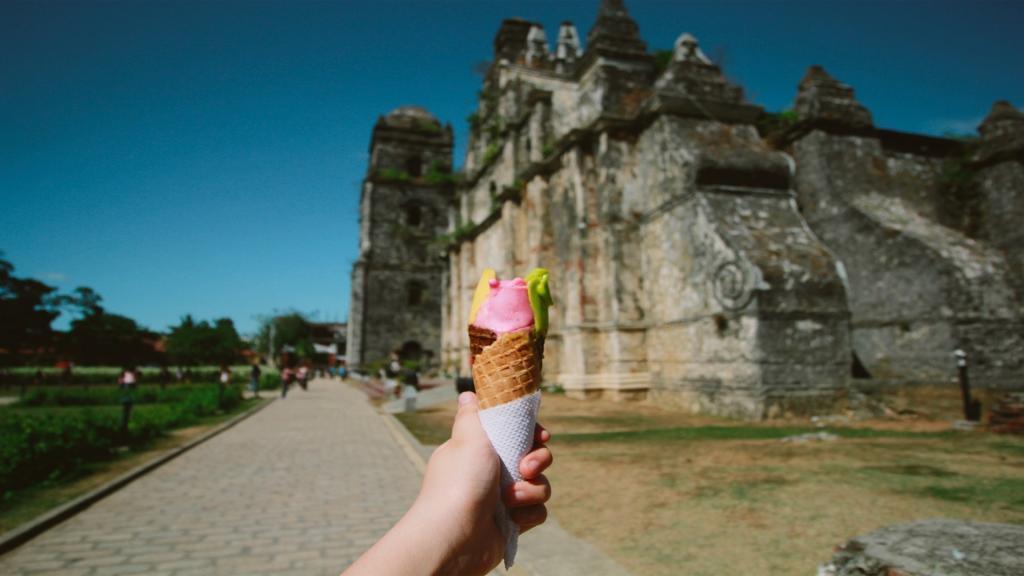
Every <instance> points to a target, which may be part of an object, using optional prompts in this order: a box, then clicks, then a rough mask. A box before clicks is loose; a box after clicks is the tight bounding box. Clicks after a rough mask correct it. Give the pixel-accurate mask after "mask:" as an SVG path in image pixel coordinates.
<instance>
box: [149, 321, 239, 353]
mask: <svg viewBox="0 0 1024 576" xmlns="http://www.w3.org/2000/svg"><path fill="white" fill-rule="evenodd" d="M242 348H243V344H242V339H241V338H240V337H239V336H238V331H236V330H235V323H234V322H232V321H231V319H230V318H218V319H216V320H214V321H213V324H210V323H209V322H207V321H205V320H203V321H200V322H196V321H195V320H194V319H193V318H192V316H191V315H185V316H183V317H182V319H181V323H180V324H178V325H177V326H172V327H171V333H170V334H169V335H168V336H167V355H168V356H169V357H170V359H171V361H172V362H174V363H175V364H180V365H185V366H194V365H198V364H232V363H234V362H236V361H237V360H238V359H239V358H240V352H241V350H242Z"/></svg>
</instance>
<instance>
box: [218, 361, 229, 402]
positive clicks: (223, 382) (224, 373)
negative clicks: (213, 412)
mask: <svg viewBox="0 0 1024 576" xmlns="http://www.w3.org/2000/svg"><path fill="white" fill-rule="evenodd" d="M228 384H231V370H230V369H229V368H228V367H227V366H225V365H224V364H221V365H220V377H219V378H218V379H217V406H220V407H221V408H223V407H224V390H226V389H227V387H228Z"/></svg>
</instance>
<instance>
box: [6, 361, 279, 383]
mask: <svg viewBox="0 0 1024 576" xmlns="http://www.w3.org/2000/svg"><path fill="white" fill-rule="evenodd" d="M250 368H251V367H250V366H245V365H240V366H231V376H232V380H233V381H234V382H235V383H240V382H248V381H249V370H250ZM168 369H169V370H170V372H171V379H170V382H168V384H170V385H176V384H178V382H177V380H176V379H175V368H174V367H169V368H168ZM261 369H262V370H263V372H264V374H268V373H273V372H271V369H269V368H267V367H261ZM37 370H40V371H42V373H43V384H44V385H55V384H62V383H63V380H62V378H63V372H62V370H60V369H59V368H51V367H46V368H39V367H32V366H20V367H15V368H8V369H7V372H6V374H3V373H2V372H0V379H2V380H3V381H2V382H0V384H2V385H6V386H21V385H22V384H25V385H28V386H31V385H32V384H33V383H34V381H35V378H36V371H37ZM191 371H192V382H194V383H196V382H216V381H217V380H218V379H219V377H220V368H219V367H217V366H197V367H194V368H192V369H191ZM139 372H140V374H141V378H140V383H141V384H159V383H160V368H158V367H153V366H140V367H139ZM120 374H121V369H120V368H118V367H116V366H82V367H78V368H75V369H74V370H72V372H71V383H72V384H73V385H79V384H82V385H90V386H92V385H104V384H115V383H117V377H118V376H119V375H120Z"/></svg>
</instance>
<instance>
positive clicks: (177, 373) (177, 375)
mask: <svg viewBox="0 0 1024 576" xmlns="http://www.w3.org/2000/svg"><path fill="white" fill-rule="evenodd" d="M174 379H175V380H176V381H177V382H178V384H181V382H182V381H183V380H185V371H184V370H182V369H181V366H178V367H177V368H175V369H174Z"/></svg>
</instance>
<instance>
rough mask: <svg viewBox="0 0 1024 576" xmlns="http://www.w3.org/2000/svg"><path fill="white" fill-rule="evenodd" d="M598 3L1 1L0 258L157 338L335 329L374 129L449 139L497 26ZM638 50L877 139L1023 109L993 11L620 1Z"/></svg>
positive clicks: (1020, 79)
mask: <svg viewBox="0 0 1024 576" xmlns="http://www.w3.org/2000/svg"><path fill="white" fill-rule="evenodd" d="M598 4H599V0H574V1H564V2H559V1H547V2H540V1H536V2H504V1H498V0H494V1H491V0H477V1H467V0H458V1H455V0H451V1H450V0H434V1H429V2H428V1H425V0H424V1H419V2H409V1H399V0H377V1H374V2H360V3H356V2H227V1H221V2H184V1H176V2H153V1H135V2H83V1H75V2H69V3H61V2H29V3H18V2H11V1H6V2H3V3H0V201H2V203H0V250H2V251H4V252H5V254H6V258H7V259H8V260H11V261H12V262H13V263H14V264H15V266H16V270H17V272H18V273H20V274H22V275H31V276H35V277H39V278H43V279H45V280H47V281H48V282H50V283H51V284H54V285H56V286H58V287H60V288H62V289H65V290H70V289H72V288H74V287H75V286H78V285H86V286H91V287H92V288H94V289H95V290H97V291H98V292H99V293H100V294H101V295H103V297H104V299H105V303H106V306H107V308H108V309H110V310H112V311H114V312H118V313H122V314H126V315H129V316H131V317H133V318H135V319H137V320H138V321H140V322H141V323H142V324H144V325H146V326H148V327H150V328H153V329H164V328H166V327H167V326H168V325H170V324H173V323H176V322H177V320H178V318H179V317H180V316H181V315H183V314H186V313H191V314H193V315H195V316H198V317H201V318H211V317H218V316H230V317H231V318H233V319H234V320H235V322H236V323H237V324H238V326H239V327H240V328H241V329H242V330H243V331H252V330H254V328H255V326H256V320H255V318H256V316H257V315H259V314H266V313H268V312H270V311H272V310H275V309H278V310H284V309H289V308H296V309H299V310H303V311H308V312H314V311H315V312H317V313H318V316H319V317H320V318H321V319H325V320H334V319H344V318H345V317H347V313H348V291H349V272H350V269H351V264H352V261H353V259H354V258H355V256H356V247H357V233H358V232H357V230H358V229H357V203H358V195H359V181H360V180H361V178H362V177H363V175H364V172H365V169H366V161H367V146H368V143H369V137H370V131H371V129H372V126H373V122H374V121H375V120H376V118H377V116H378V115H380V114H384V113H386V112H387V111H389V110H390V109H393V108H395V107H398V106H401V105H405V104H417V105H422V106H426V107H427V108H429V109H430V110H432V111H433V112H434V113H435V114H437V115H438V116H439V117H440V118H441V119H442V120H443V121H450V122H451V123H452V124H453V125H454V127H455V129H456V140H457V146H458V151H457V157H456V162H457V163H461V155H462V150H463V149H464V146H465V141H466V123H465V118H466V116H467V115H468V114H469V113H470V112H471V111H472V110H473V107H474V104H475V93H476V90H477V89H478V88H479V79H478V77H476V76H475V75H474V73H473V69H474V66H475V64H477V63H478V62H480V61H483V60H487V59H488V58H489V57H490V54H491V42H492V39H493V36H494V33H495V32H496V31H497V29H498V25H499V23H500V21H501V19H502V18H503V17H510V16H519V17H524V18H529V19H532V20H538V21H540V22H542V23H543V24H544V25H545V28H546V29H547V30H548V33H549V36H550V37H552V38H553V36H554V35H555V32H556V31H557V28H558V23H559V22H561V21H562V20H566V19H568V20H572V21H573V22H575V23H576V25H577V26H578V27H579V30H580V33H581V35H582V36H584V37H585V35H586V32H587V30H589V28H590V25H591V24H592V22H593V20H594V16H595V14H596V10H597V6H598ZM627 6H628V7H629V9H630V11H631V13H632V14H633V16H634V17H635V18H636V20H637V22H638V23H639V25H640V30H641V34H642V35H643V36H644V38H645V39H646V40H647V42H648V46H649V47H650V48H651V49H652V50H653V49H656V48H667V47H670V46H671V45H672V43H673V41H674V40H675V38H676V37H677V36H678V35H679V34H680V33H681V32H684V31H688V32H691V33H693V34H694V35H696V36H697V37H698V39H700V41H701V45H702V47H703V48H704V50H705V51H706V52H707V53H708V54H709V55H712V56H713V57H715V56H719V57H724V64H725V70H726V72H727V74H728V75H729V76H730V77H731V78H733V79H734V80H735V81H737V82H739V83H740V84H742V85H743V86H744V88H745V89H746V91H747V96H748V98H749V99H750V100H752V101H753V102H755V103H758V104H761V105H764V106H765V107H767V108H768V109H770V110H778V109H782V108H785V107H787V106H788V105H789V104H790V103H791V101H792V99H793V97H794V95H795V93H796V85H797V83H798V82H799V80H800V78H801V76H802V75H803V73H804V71H805V70H806V69H807V67H808V66H809V65H811V64H822V65H824V66H825V67H826V69H828V70H829V71H830V72H831V73H832V74H833V75H834V76H836V77H837V78H839V79H840V80H843V81H845V82H847V83H849V84H851V85H852V86H853V87H854V88H855V89H856V91H857V95H858V97H859V99H860V100H861V102H863V103H864V104H865V105H866V106H867V107H868V108H869V109H870V110H871V111H872V113H873V114H874V118H875V123H876V124H877V125H879V126H882V127H886V128H892V129H898V130H906V131H914V132H927V133H933V134H941V133H944V132H949V131H953V132H966V131H971V130H972V129H973V127H974V126H975V125H976V124H977V123H978V122H979V121H980V120H981V118H983V117H984V115H985V114H986V113H987V111H988V109H989V107H990V106H991V104H992V102H993V101H995V100H998V99H1008V100H1010V101H1011V102H1013V103H1014V104H1015V105H1017V106H1021V105H1022V104H1024V75H1022V74H1021V73H1020V72H1021V70H1024V62H1022V58H1021V53H1022V46H1021V42H1020V40H1019V37H1020V30H1021V29H1022V28H1024V3H1022V2H1012V1H998V2H997V1H967V0H962V1H956V2H950V1H923V0H920V1H911V0H903V1H889V2H871V1H839V0H814V1H806V2H805V1H788V2H771V1H767V0H765V1H752V0H750V1H730V0H724V1H717V2H711V1H700V0H690V1H681V0H680V1H652V2H644V1H641V0H627Z"/></svg>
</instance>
